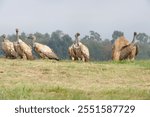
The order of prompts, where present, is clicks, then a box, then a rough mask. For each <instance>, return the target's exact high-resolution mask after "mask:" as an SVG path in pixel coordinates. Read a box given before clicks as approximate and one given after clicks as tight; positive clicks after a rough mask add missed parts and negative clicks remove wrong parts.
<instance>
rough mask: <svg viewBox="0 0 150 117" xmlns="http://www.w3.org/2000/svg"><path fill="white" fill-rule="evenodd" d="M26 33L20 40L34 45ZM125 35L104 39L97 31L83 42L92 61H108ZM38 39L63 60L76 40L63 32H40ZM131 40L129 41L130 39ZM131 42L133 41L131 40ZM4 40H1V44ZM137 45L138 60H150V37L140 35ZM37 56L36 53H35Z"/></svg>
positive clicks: (116, 34) (0, 53)
mask: <svg viewBox="0 0 150 117" xmlns="http://www.w3.org/2000/svg"><path fill="white" fill-rule="evenodd" d="M27 35H28V34H26V33H24V32H23V33H21V35H20V38H21V39H22V40H24V41H25V42H26V43H28V44H29V45H32V43H31V42H32V41H31V40H29V39H27ZM122 35H124V33H123V32H121V31H114V32H113V34H112V39H102V38H101V35H100V34H99V33H97V32H95V31H90V32H89V34H88V35H85V36H84V37H83V38H82V39H81V42H83V43H84V44H85V45H86V46H87V47H88V48H89V51H90V57H91V60H94V61H99V60H101V61H106V60H111V48H112V44H113V43H114V41H115V40H116V39H117V38H118V37H119V36H122ZM35 36H36V37H37V42H40V43H43V44H46V45H48V46H50V47H51V48H52V49H53V50H54V51H55V52H56V53H57V55H58V56H59V57H60V58H61V59H68V58H69V56H68V50H67V49H68V47H69V46H70V45H71V44H72V43H73V41H74V38H73V39H72V38H71V36H69V35H68V34H65V33H64V32H63V31H61V30H57V31H54V32H52V33H51V34H49V33H45V34H41V33H39V32H36V33H35ZM8 38H9V39H10V40H11V41H15V40H16V36H15V34H13V35H8ZM128 40H129V39H128ZM130 40H131V39H130ZM1 41H2V39H0V43H1ZM137 43H138V46H139V48H140V49H139V50H140V51H139V54H138V56H137V59H149V58H150V36H148V35H147V34H145V33H139V35H138V37H137ZM2 54H3V52H2V50H1V49H0V55H1V56H2ZM34 54H35V53H34Z"/></svg>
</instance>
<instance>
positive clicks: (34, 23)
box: [0, 0, 150, 39]
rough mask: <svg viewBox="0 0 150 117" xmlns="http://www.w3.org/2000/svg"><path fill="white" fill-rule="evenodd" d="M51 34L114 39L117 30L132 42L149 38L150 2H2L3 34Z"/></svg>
mask: <svg viewBox="0 0 150 117" xmlns="http://www.w3.org/2000/svg"><path fill="white" fill-rule="evenodd" d="M16 27H18V28H19V29H20V31H21V32H22V31H24V32H25V33H34V32H41V33H46V32H48V33H51V32H53V31H55V30H57V29H60V30H62V31H63V32H65V33H67V34H69V35H70V36H72V37H73V36H74V34H75V33H76V32H80V33H81V36H82V37H83V36H84V35H85V34H89V31H90V30H94V31H96V32H98V33H99V34H100V35H101V36H102V38H109V39H111V36H112V33H113V31H114V30H119V31H123V32H124V33H125V36H126V37H127V38H131V37H132V35H133V32H134V31H137V32H145V33H147V34H150V0H0V34H3V33H6V34H12V33H15V28H16Z"/></svg>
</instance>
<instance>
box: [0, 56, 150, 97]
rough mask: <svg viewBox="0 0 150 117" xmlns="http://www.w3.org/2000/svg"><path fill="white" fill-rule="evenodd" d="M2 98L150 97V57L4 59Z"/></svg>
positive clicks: (1, 61)
mask: <svg viewBox="0 0 150 117" xmlns="http://www.w3.org/2000/svg"><path fill="white" fill-rule="evenodd" d="M0 99H150V60H147V61H135V62H127V61H124V62H111V61H109V62H89V63H83V62H72V61H60V62H57V61H50V60H34V61H25V60H8V59H3V58H1V59H0Z"/></svg>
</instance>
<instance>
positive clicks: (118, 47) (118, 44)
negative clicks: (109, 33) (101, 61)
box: [112, 33, 138, 61]
mask: <svg viewBox="0 0 150 117" xmlns="http://www.w3.org/2000/svg"><path fill="white" fill-rule="evenodd" d="M136 35H137V34H136V33H134V39H133V40H134V41H135V37H136ZM134 41H133V42H134ZM129 45H132V43H129V42H128V40H127V39H126V38H125V37H124V36H121V37H119V38H118V39H117V40H116V41H115V42H114V45H113V46H112V60H115V61H119V60H124V59H129V60H134V58H135V56H136V55H137V54H138V46H137V45H135V44H134V46H132V49H131V48H130V49H129V47H131V46H129ZM127 47H128V48H127ZM127 49H128V51H127ZM125 51H126V52H125Z"/></svg>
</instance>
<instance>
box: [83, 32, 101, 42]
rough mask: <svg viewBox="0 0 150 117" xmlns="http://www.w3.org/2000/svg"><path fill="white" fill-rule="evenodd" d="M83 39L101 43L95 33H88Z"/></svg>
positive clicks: (98, 35) (97, 34)
mask: <svg viewBox="0 0 150 117" xmlns="http://www.w3.org/2000/svg"><path fill="white" fill-rule="evenodd" d="M83 39H86V40H93V41H101V40H102V39H101V36H100V34H99V33H97V32H95V31H90V35H86V36H85V37H83Z"/></svg>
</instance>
